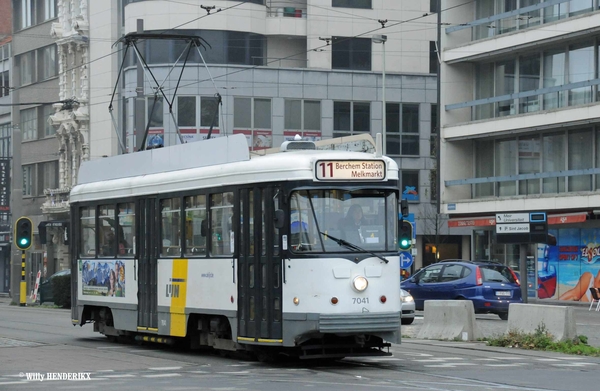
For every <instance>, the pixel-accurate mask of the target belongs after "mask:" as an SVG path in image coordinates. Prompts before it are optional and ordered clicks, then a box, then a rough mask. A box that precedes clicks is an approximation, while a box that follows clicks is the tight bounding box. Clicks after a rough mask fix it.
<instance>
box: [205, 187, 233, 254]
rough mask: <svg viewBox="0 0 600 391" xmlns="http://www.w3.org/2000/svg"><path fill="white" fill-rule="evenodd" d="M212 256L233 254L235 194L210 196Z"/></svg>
mask: <svg viewBox="0 0 600 391" xmlns="http://www.w3.org/2000/svg"><path fill="white" fill-rule="evenodd" d="M210 216H211V220H210V223H211V224H210V225H211V234H212V236H211V254H212V255H231V254H233V248H234V242H233V225H232V222H233V220H232V218H233V192H227V193H219V194H211V196H210Z"/></svg>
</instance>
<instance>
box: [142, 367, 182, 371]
mask: <svg viewBox="0 0 600 391" xmlns="http://www.w3.org/2000/svg"><path fill="white" fill-rule="evenodd" d="M181 368H183V367H159V368H148V369H149V370H151V371H177V370H179V369H181Z"/></svg>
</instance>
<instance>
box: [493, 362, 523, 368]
mask: <svg viewBox="0 0 600 391" xmlns="http://www.w3.org/2000/svg"><path fill="white" fill-rule="evenodd" d="M483 365H484V366H486V367H520V366H521V365H527V363H526V362H519V363H513V364H483Z"/></svg>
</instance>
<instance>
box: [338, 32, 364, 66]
mask: <svg viewBox="0 0 600 391" xmlns="http://www.w3.org/2000/svg"><path fill="white" fill-rule="evenodd" d="M331 64H332V65H331V67H332V69H351V70H362V71H370V70H371V39H370V38H351V37H332V42H331Z"/></svg>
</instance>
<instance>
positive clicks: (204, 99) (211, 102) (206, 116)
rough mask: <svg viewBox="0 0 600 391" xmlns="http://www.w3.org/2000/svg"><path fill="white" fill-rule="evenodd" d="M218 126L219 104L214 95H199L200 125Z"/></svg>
mask: <svg viewBox="0 0 600 391" xmlns="http://www.w3.org/2000/svg"><path fill="white" fill-rule="evenodd" d="M211 125H212V126H213V129H214V128H218V127H219V104H218V102H217V98H215V97H214V96H201V97H200V126H202V127H210V126H211Z"/></svg>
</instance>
